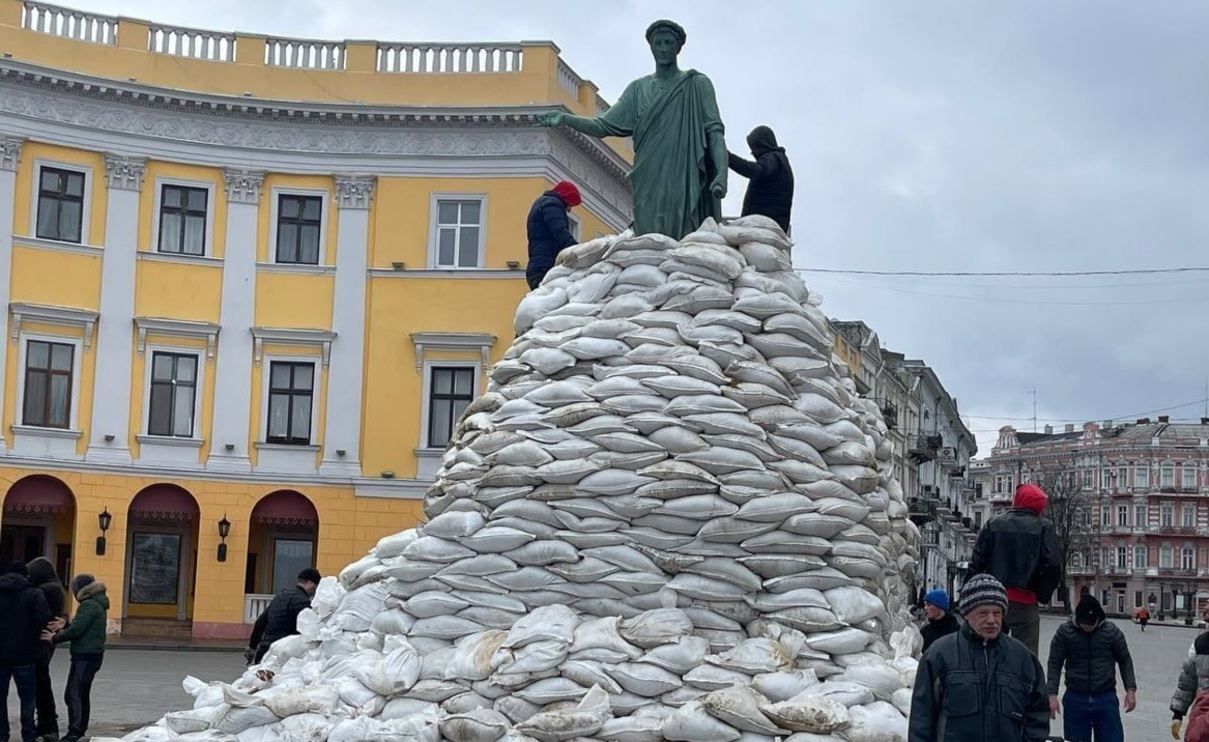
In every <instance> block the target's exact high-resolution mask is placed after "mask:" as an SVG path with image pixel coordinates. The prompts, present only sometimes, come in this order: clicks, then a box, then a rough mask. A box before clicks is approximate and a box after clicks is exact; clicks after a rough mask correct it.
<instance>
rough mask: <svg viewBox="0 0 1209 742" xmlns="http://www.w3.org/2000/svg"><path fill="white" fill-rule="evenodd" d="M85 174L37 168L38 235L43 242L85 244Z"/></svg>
mask: <svg viewBox="0 0 1209 742" xmlns="http://www.w3.org/2000/svg"><path fill="white" fill-rule="evenodd" d="M85 177H86V176H85V174H84V173H83V172H81V171H79V170H71V169H68V168H63V167H51V166H49V165H43V166H42V167H40V168H38V214H37V228H36V232H35V234H36V235H37V236H38V237H39V238H41V239H44V240H58V241H60V242H76V243H79V242H82V241H83V237H82V234H83V224H84V211H85V208H84V207H85V204H84V199H85V196H86V194H85V188H84V181H85Z"/></svg>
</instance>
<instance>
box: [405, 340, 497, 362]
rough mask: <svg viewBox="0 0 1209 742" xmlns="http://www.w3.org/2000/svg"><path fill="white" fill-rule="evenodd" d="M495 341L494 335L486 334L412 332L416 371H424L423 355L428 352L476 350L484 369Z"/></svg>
mask: <svg viewBox="0 0 1209 742" xmlns="http://www.w3.org/2000/svg"><path fill="white" fill-rule="evenodd" d="M495 340H496V338H495V335H488V334H487V333H474V332H413V333H412V334H411V342H412V344H413V345H414V346H415V350H416V371H423V370H424V353H425V351H428V350H477V351H479V352H480V353H481V354H482V358H483V368H484V369H486V368H487V366H488V365H489V364H490V358H491V346H493V345H495Z"/></svg>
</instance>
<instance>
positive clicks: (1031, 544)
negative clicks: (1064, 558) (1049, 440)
mask: <svg viewBox="0 0 1209 742" xmlns="http://www.w3.org/2000/svg"><path fill="white" fill-rule="evenodd" d="M1047 501H1048V498H1047V497H1046V494H1045V492H1044V491H1043V490H1042V489H1041V488H1040V487H1038V486H1037V485H1035V484H1022V485H1020V486H1019V487H1017V488H1016V496H1015V498H1014V499H1013V500H1012V509H1011V510H1008V511H1007V512H1006V513H1004V514H1003V515H1000V516H999V517H997V518H993V519H991V521H990V522H989V523H987V524H986V526H985V527H983V529H982V532H981V533H979V534H978V542H977V543H976V544H975V545H974V554H973V556H972V557H971V558H970V572H971V573H973V574H979V573H982V572H985V573H987V574H990V575H993V576H994V577H995V579H997V580H999V581H1000V582H1001V583H1003V585H1004V586H1005V587H1006V588H1007V595H1008V609H1007V618H1006V619H1005V622H1004V630H1005V631H1006V632H1007V633H1008V635H1009V636H1012V637H1015V638H1016V639H1018V640H1019V641H1022V642H1024V645H1025V646H1027V647H1028V648H1029V651H1031V652H1032V653H1033V654H1037V644H1038V640H1039V639H1040V637H1041V614H1040V613H1038V612H1037V604H1038V603H1048V602H1049V600H1050V597H1051V596H1052V595H1053V593H1054V588H1056V587H1057V586H1058V580H1059V578H1060V577H1061V574H1062V572H1061V557H1060V556H1059V553H1060V552H1059V548H1058V539H1057V536H1056V535H1055V533H1054V526H1053V524H1052V523H1050V522H1049V521H1048V520H1046V519H1044V518H1042V517H1041V513H1042V512H1044V510H1045V505H1046V502H1047Z"/></svg>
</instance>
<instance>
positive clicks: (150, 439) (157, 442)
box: [135, 435, 206, 448]
mask: <svg viewBox="0 0 1209 742" xmlns="http://www.w3.org/2000/svg"><path fill="white" fill-rule="evenodd" d="M135 440H137V441H138V442H139V443H141V444H143V445H144V446H179V447H181V448H201V447H202V446H203V445H205V443H206V442H205V441H204V440H203V439H201V438H180V437H176V436H168V435H136V436H135Z"/></svg>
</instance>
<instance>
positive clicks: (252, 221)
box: [206, 170, 264, 472]
mask: <svg viewBox="0 0 1209 742" xmlns="http://www.w3.org/2000/svg"><path fill="white" fill-rule="evenodd" d="M224 175H225V177H226V190H227V250H226V254H225V255H224V257H223V274H222V306H221V307H220V309H219V325H220V326H221V328H222V329H221V331H220V332H219V333H218V362H217V364H216V370H215V374H214V399H216V400H218V401H217V402H216V403H215V405H214V425H213V428H212V430H211V433H210V458H209V459H208V460H207V461H206V467H207V468H209V469H217V470H222V471H235V472H248V471H251V469H252V464H251V459H249V458H248V444H249V441H248V429H249V426H248V420H249V415H253V414H256V413H254V412H253V410H252V409H251V407H252V389H251V383H252V323H253V322H254V321H255V314H254V310H255V308H256V222H257V217H258V215H259V210H260V193H261V188H262V187H263V186H264V173H263V172H257V171H250V170H227V171H226V172H225V173H224ZM228 446H230V449H229V450H228V448H227V447H228Z"/></svg>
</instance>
